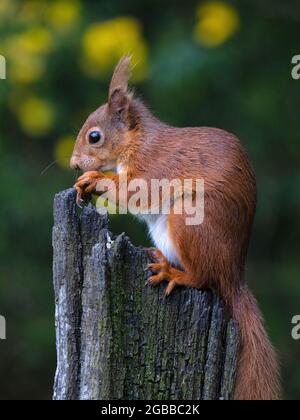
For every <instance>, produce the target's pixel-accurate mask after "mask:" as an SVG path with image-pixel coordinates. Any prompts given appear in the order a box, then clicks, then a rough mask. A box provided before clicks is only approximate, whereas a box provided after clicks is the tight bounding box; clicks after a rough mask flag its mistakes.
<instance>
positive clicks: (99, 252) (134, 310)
mask: <svg viewBox="0 0 300 420" xmlns="http://www.w3.org/2000/svg"><path fill="white" fill-rule="evenodd" d="M75 199H76V194H75V191H74V190H73V189H71V190H67V191H64V192H62V193H60V194H58V195H57V196H56V198H55V209H54V228H53V247H54V264H53V267H54V288H55V304H56V333H57V343H56V345H57V372H56V377H55V385H54V399H56V400H76V399H79V400H105V399H109V400H112V399H118V400H124V399H125V400H126V399H128V400H191V399H193V400H203V399H206V400H216V399H225V400H228V399H231V398H232V395H233V391H234V383H235V373H236V365H237V358H238V351H239V336H238V332H237V327H236V325H235V323H234V322H233V321H232V320H230V319H228V316H227V313H226V310H225V308H224V305H223V303H222V302H221V301H220V300H219V299H218V298H217V297H216V296H215V295H214V294H213V293H212V292H211V291H199V290H195V289H189V288H178V289H176V290H175V291H174V292H173V293H172V295H171V296H170V297H169V298H167V299H165V298H164V289H165V285H162V286H161V287H159V288H152V287H149V286H145V282H146V280H147V277H148V276H149V273H148V272H147V270H146V271H145V267H147V264H148V263H149V257H148V254H147V252H146V251H145V250H144V249H142V248H139V247H135V246H133V245H132V244H131V242H130V240H129V239H128V238H127V237H126V235H125V234H121V235H119V236H115V235H113V234H112V233H111V232H110V231H109V230H108V219H107V217H106V216H101V215H100V214H98V213H97V212H96V210H95V209H94V208H93V207H92V206H91V205H90V206H88V207H85V208H84V209H83V211H82V212H81V214H80V212H79V211H78V209H77V208H76V201H75Z"/></svg>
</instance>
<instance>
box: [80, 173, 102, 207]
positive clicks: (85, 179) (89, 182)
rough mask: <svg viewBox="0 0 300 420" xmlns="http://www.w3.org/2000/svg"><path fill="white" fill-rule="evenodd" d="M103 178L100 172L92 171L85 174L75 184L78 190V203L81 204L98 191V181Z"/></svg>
mask: <svg viewBox="0 0 300 420" xmlns="http://www.w3.org/2000/svg"><path fill="white" fill-rule="evenodd" d="M101 178H102V174H101V173H100V172H96V171H92V172H86V173H85V174H83V175H82V176H81V177H80V178H78V180H77V181H76V184H75V185H74V188H75V189H76V191H77V204H78V206H81V204H82V203H83V202H84V201H88V200H89V199H90V198H91V196H92V194H93V193H94V192H96V188H97V182H98V181H99V180H100V179H101Z"/></svg>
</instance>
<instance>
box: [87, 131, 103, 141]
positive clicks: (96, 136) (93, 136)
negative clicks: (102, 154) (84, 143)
mask: <svg viewBox="0 0 300 420" xmlns="http://www.w3.org/2000/svg"><path fill="white" fill-rule="evenodd" d="M101 137H102V136H101V133H100V131H91V132H90V134H89V142H90V144H96V143H98V142H99V141H100V140H101Z"/></svg>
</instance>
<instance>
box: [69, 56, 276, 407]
mask: <svg viewBox="0 0 300 420" xmlns="http://www.w3.org/2000/svg"><path fill="white" fill-rule="evenodd" d="M128 66H129V60H128V58H125V59H124V60H123V61H121V62H120V64H119V65H118V67H117V68H116V71H115V73H114V76H113V79H112V83H111V86H110V91H109V101H108V104H107V105H104V106H102V107H100V108H99V109H98V110H97V111H96V112H95V113H93V114H92V115H91V116H90V117H89V118H88V120H87V122H86V123H85V124H84V126H83V128H82V130H81V132H80V133H79V136H78V139H77V142H76V145H75V149H74V155H73V158H72V161H71V166H72V167H80V168H81V169H83V170H85V171H96V172H88V173H86V174H85V175H83V177H81V178H80V179H79V181H78V182H77V184H76V188H77V191H78V193H79V195H80V196H82V197H84V196H87V195H89V194H90V193H91V192H92V191H94V190H95V181H96V180H97V179H100V178H101V177H103V176H104V175H103V174H102V173H101V170H102V169H103V168H104V167H106V168H107V167H108V166H110V167H112V168H116V167H117V166H120V165H121V166H122V168H123V169H124V170H127V171H128V180H132V179H135V178H143V179H145V180H146V181H148V183H150V181H151V179H163V178H166V179H170V180H171V179H178V178H179V179H204V181H205V218H204V222H203V223H202V224H201V225H198V226H187V225H186V224H185V221H184V217H185V215H176V214H170V215H169V216H168V221H167V229H168V235H169V238H170V240H171V243H172V246H173V247H174V250H175V252H176V255H177V257H178V260H179V262H180V268H178V267H177V268H175V267H172V266H171V265H170V264H169V262H168V261H167V260H166V258H165V257H164V256H163V255H161V254H160V255H158V261H157V262H156V263H153V264H152V265H151V266H150V268H151V269H152V270H153V272H154V275H153V276H152V277H151V278H150V279H149V282H150V284H153V285H154V284H159V283H160V282H161V281H163V280H166V281H168V282H169V284H168V288H167V292H166V293H167V294H170V293H171V292H172V290H173V288H174V287H175V286H176V285H183V286H191V287H196V288H203V287H205V288H213V289H215V290H216V291H217V292H218V293H219V294H220V296H221V297H222V298H223V299H224V301H225V302H226V304H227V305H228V307H229V309H230V310H231V313H232V316H233V318H234V319H235V320H236V321H237V323H238V325H239V327H240V331H241V338H242V349H241V356H240V361H239V368H238V376H237V385H236V393H235V399H238V400H240V399H243V400H266V399H269V400H276V399H279V396H280V386H279V372H278V364H277V360H276V356H275V353H274V350H273V348H272V345H271V344H270V342H269V339H268V337H267V334H266V332H265V330H264V327H263V322H262V319H261V315H260V313H259V310H258V308H257V305H256V302H255V299H254V297H253V296H252V295H251V293H250V291H249V289H248V288H247V286H246V285H245V282H244V271H245V262H246V256H247V252H248V246H249V240H250V235H251V230H252V224H253V219H254V214H255V207H256V182H255V176H254V173H253V170H252V168H251V165H250V163H249V159H248V157H247V154H246V152H245V150H244V148H243V147H242V145H241V143H240V142H239V140H238V139H237V138H236V137H235V136H234V135H232V134H229V133H227V132H225V131H223V130H219V129H215V128H205V127H202V128H174V127H170V126H168V125H166V124H164V123H162V122H160V121H159V120H158V119H156V118H155V117H154V116H153V115H152V114H151V113H150V111H149V110H148V109H147V107H146V106H145V105H144V104H143V103H142V102H141V101H139V100H137V99H135V98H134V97H133V96H132V95H131V94H130V93H128V91H127V83H128V69H127V67H128ZM94 126H96V127H99V130H101V132H102V133H103V135H104V138H105V140H104V144H103V145H101V147H97V145H95V146H94V145H90V144H89V143H88V141H87V134H86V133H87V132H88V130H89V129H90V128H91V127H94ZM113 179H114V180H115V182H116V183H117V184H118V175H114V176H113Z"/></svg>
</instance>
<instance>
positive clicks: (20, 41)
mask: <svg viewBox="0 0 300 420" xmlns="http://www.w3.org/2000/svg"><path fill="white" fill-rule="evenodd" d="M11 43H12V47H15V48H16V49H17V50H19V51H23V50H24V51H26V52H28V53H32V54H45V53H47V52H50V51H51V50H52V48H53V46H54V41H53V37H52V35H51V33H50V32H49V31H48V30H47V29H45V28H42V27H34V28H31V29H28V30H27V31H25V32H23V33H21V34H20V35H17V36H15V37H13V38H12V39H11Z"/></svg>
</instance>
